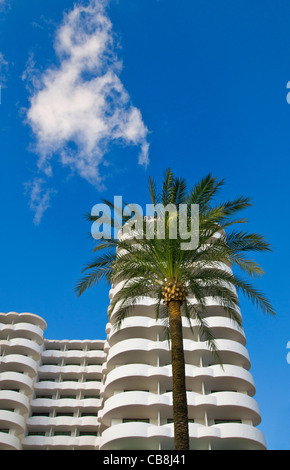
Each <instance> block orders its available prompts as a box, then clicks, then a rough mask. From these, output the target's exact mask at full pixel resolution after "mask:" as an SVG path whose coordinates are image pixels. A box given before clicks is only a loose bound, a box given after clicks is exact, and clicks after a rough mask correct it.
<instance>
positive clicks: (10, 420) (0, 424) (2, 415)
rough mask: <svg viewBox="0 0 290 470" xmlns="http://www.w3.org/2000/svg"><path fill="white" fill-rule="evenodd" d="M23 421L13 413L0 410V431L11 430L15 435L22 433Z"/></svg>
mask: <svg viewBox="0 0 290 470" xmlns="http://www.w3.org/2000/svg"><path fill="white" fill-rule="evenodd" d="M24 428H25V420H24V417H23V416H22V415H20V414H19V413H15V412H13V411H7V410H0V429H13V430H15V433H16V434H19V433H20V432H22V431H24Z"/></svg>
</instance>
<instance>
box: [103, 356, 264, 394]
mask: <svg viewBox="0 0 290 470" xmlns="http://www.w3.org/2000/svg"><path fill="white" fill-rule="evenodd" d="M185 375H186V384H187V389H188V390H190V389H191V390H192V391H195V392H199V391H201V390H202V385H203V384H204V388H205V391H206V393H210V391H211V390H221V391H223V390H236V391H240V392H244V393H247V394H248V395H249V396H253V395H254V394H255V392H256V389H255V384H254V381H253V377H252V375H251V373H250V372H249V371H247V370H245V369H243V368H242V367H238V366H234V365H228V364H226V365H224V366H223V368H222V367H221V366H220V365H213V366H210V367H195V366H192V365H188V364H186V366H185ZM128 383H130V388H131V389H136V390H146V389H147V388H148V384H150V388H151V389H154V390H156V389H157V386H158V383H160V386H161V387H162V389H163V390H169V389H171V387H172V367H171V365H168V366H164V367H154V366H150V365H147V364H126V365H123V366H119V367H117V368H115V369H113V370H111V371H110V372H109V373H108V375H107V377H106V382H105V384H104V386H103V388H101V395H102V396H104V397H108V396H110V395H112V394H113V393H114V391H115V390H125V389H126V388H128Z"/></svg>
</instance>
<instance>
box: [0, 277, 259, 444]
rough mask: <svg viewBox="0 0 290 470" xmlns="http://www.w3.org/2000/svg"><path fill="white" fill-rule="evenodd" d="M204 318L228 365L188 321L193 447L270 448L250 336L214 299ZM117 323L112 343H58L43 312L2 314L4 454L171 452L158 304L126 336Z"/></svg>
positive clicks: (130, 323)
mask: <svg viewBox="0 0 290 470" xmlns="http://www.w3.org/2000/svg"><path fill="white" fill-rule="evenodd" d="M118 288H119V287H118V286H116V287H114V288H112V289H111V291H110V298H112V296H113V295H114V293H115V292H116V290H117V289H118ZM207 312H208V318H207V321H208V325H210V326H211V328H212V330H213V332H214V335H215V337H216V338H217V345H218V348H219V351H220V355H221V357H222V360H223V363H224V367H223V368H222V367H221V366H220V365H219V364H217V363H216V362H215V360H214V358H213V356H212V353H211V352H210V351H209V349H208V346H207V343H206V342H205V341H202V338H200V337H199V335H198V328H197V325H195V324H194V323H192V326H193V329H194V337H193V336H192V332H191V330H190V328H189V327H188V324H187V323H184V328H183V332H184V350H185V360H186V382H187V397H188V410H189V434H190V448H191V449H192V450H195V449H200V450H216V449H223V450H231V449H245V450H251V449H257V450H265V449H266V443H265V439H264V436H263V433H262V432H261V431H260V430H259V429H258V428H257V425H259V423H260V421H261V417H260V412H259V408H258V405H257V402H256V401H255V399H254V398H253V396H254V395H255V385H254V381H253V377H252V375H251V373H250V372H249V369H250V360H249V355H248V352H247V349H246V347H245V344H246V339H245V334H244V331H243V330H242V329H240V328H238V327H237V325H236V324H235V323H234V322H232V321H231V320H230V319H229V318H227V317H226V316H225V315H224V312H223V309H222V308H221V307H220V306H219V305H217V304H216V303H214V302H213V301H212V300H211V299H208V308H207ZM92 321H93V319H92ZM111 322H112V323H108V324H107V328H106V333H107V340H106V341H101V340H94V341H92V340H75V341H72V340H61V341H59V340H48V339H45V337H44V331H45V329H46V322H45V320H44V319H43V318H41V317H39V316H37V315H34V314H31V313H15V312H9V313H0V450H9V449H10V450H16V449H18V450H49V449H66V450H74V449H75V450H82V449H83V450H125V449H130V450H135V449H145V450H170V449H174V431H173V423H172V418H173V415H172V392H171V390H172V384H171V381H172V374H171V366H170V351H169V345H168V342H167V340H166V339H165V338H164V336H163V326H162V324H161V323H160V322H159V321H156V320H155V309H154V305H153V301H152V300H150V299H149V298H144V299H143V300H141V301H140V303H139V304H138V305H137V306H135V307H134V310H133V311H132V314H131V315H130V316H129V317H127V318H126V319H125V320H124V322H123V324H122V327H121V329H120V330H118V331H116V330H115V329H114V328H113V323H114V317H112V318H111Z"/></svg>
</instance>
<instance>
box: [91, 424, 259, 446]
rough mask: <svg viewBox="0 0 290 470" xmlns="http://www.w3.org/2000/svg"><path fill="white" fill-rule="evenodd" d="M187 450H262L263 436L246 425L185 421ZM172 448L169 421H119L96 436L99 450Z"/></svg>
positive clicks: (172, 440)
mask: <svg viewBox="0 0 290 470" xmlns="http://www.w3.org/2000/svg"><path fill="white" fill-rule="evenodd" d="M188 427H189V437H190V449H191V450H202V449H206V450H208V449H209V448H213V449H214V448H216V449H225V450H231V449H235V450H239V449H241V450H242V449H243V450H265V449H266V444H265V440H264V436H263V434H262V433H261V431H259V430H258V429H256V428H254V427H252V426H249V425H246V424H236V423H231V424H220V425H215V426H210V427H208V426H203V425H201V424H197V423H190V424H189V426H188ZM159 445H161V449H163V450H165V449H166V450H170V449H174V429H173V424H168V425H163V426H155V425H153V424H149V423H138V422H132V423H122V424H116V425H115V426H112V427H110V428H109V429H106V430H105V431H103V433H102V437H101V438H100V450H129V449H130V450H158V449H159Z"/></svg>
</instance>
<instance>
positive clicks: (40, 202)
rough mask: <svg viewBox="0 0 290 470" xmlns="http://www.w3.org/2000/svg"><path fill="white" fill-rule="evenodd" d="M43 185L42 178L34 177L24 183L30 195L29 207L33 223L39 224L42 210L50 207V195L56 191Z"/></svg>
mask: <svg viewBox="0 0 290 470" xmlns="http://www.w3.org/2000/svg"><path fill="white" fill-rule="evenodd" d="M44 185H45V181H44V179H43V178H34V180H33V181H32V182H29V183H26V184H25V190H26V192H28V193H29V196H30V208H31V209H32V210H33V212H34V219H33V222H34V224H35V225H39V224H40V221H41V219H42V216H43V214H44V212H45V211H46V210H47V209H48V208H49V207H50V201H51V197H52V195H53V194H55V193H56V191H55V190H54V189H51V188H45V187H44Z"/></svg>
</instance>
